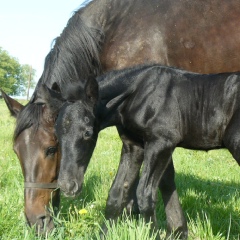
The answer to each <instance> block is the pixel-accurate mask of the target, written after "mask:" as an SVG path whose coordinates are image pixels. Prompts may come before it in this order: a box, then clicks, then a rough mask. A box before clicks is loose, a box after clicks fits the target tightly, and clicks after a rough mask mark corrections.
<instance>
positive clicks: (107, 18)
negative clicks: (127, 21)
mask: <svg viewBox="0 0 240 240" xmlns="http://www.w3.org/2000/svg"><path fill="white" fill-rule="evenodd" d="M135 2H136V1H128V0H127V1H124V0H121V1H119V0H94V1H91V2H89V3H88V5H87V6H86V7H85V8H83V9H82V10H81V14H82V17H83V19H84V21H85V22H86V23H87V24H88V25H89V26H98V27H101V28H102V29H103V30H104V32H105V33H106V32H107V31H108V29H109V28H110V29H111V31H112V25H113V24H114V21H115V19H117V20H118V21H119V20H120V19H121V18H124V17H125V14H126V12H128V13H129V12H131V11H130V9H131V8H132V6H133V5H134V4H135Z"/></svg>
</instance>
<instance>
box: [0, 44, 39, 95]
mask: <svg viewBox="0 0 240 240" xmlns="http://www.w3.org/2000/svg"><path fill="white" fill-rule="evenodd" d="M34 75H35V70H34V69H32V67H31V66H30V65H27V64H24V65H21V64H20V63H19V62H18V60H17V59H16V58H14V57H11V56H10V55H9V54H8V52H7V51H5V50H3V49H2V48H1V47H0V88H2V89H3V91H5V92H6V93H8V94H10V95H25V94H26V90H27V88H28V82H29V79H30V78H31V80H32V81H31V85H30V87H33V86H34V81H33V78H34Z"/></svg>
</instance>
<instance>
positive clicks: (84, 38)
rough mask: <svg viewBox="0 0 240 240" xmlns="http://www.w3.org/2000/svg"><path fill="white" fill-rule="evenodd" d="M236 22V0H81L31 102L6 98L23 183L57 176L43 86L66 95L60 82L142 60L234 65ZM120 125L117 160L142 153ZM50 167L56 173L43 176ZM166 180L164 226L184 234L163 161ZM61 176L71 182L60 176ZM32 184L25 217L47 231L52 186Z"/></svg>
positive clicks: (210, 67)
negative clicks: (39, 97)
mask: <svg viewBox="0 0 240 240" xmlns="http://www.w3.org/2000/svg"><path fill="white" fill-rule="evenodd" d="M239 22H240V4H239V3H238V1H235V0H228V1H219V0H206V1H197V0H192V1H188V0H183V1H178V0H148V1H144V0H132V1H128V0H121V1H119V0H93V1H89V2H88V3H85V5H84V6H83V7H81V8H80V9H79V10H78V11H76V12H75V13H74V15H73V16H72V17H71V18H70V19H69V22H68V24H67V26H66V28H65V29H64V30H63V32H62V34H61V35H60V36H59V37H58V38H57V39H56V41H55V44H54V45H53V48H52V49H51V51H50V52H49V54H48V56H47V57H46V60H45V66H44V71H43V74H42V76H41V78H40V80H39V82H38V85H37V87H36V89H35V92H34V94H33V97H32V99H31V100H30V102H29V103H28V104H27V105H26V106H22V105H21V104H19V103H17V102H16V101H15V100H13V99H10V98H8V97H7V96H6V97H5V100H6V102H7V105H8V107H9V110H10V112H11V113H14V115H15V116H16V118H17V122H16V129H15V133H14V149H15V151H16V153H17V155H18V158H19V160H20V163H21V165H22V169H23V175H24V179H25V181H26V182H31V183H40V182H45V183H51V182H54V181H55V179H57V177H58V176H57V174H58V170H59V150H58V142H57V139H55V136H54V132H53V128H52V127H53V122H54V119H55V117H56V116H54V114H52V112H48V111H47V109H46V107H45V106H40V105H37V104H35V103H34V100H35V96H36V95H37V93H38V89H39V87H40V86H41V85H42V84H46V85H47V86H48V87H49V88H53V89H54V87H55V83H57V84H58V85H59V87H60V90H61V92H62V93H63V94H64V92H65V89H64V87H62V86H63V84H71V83H73V82H81V79H86V78H87V77H88V76H89V75H90V74H94V75H100V74H101V73H104V72H106V71H109V70H113V69H122V68H125V67H130V66H133V65H137V64H143V63H161V64H164V65H171V66H176V67H180V68H184V69H187V70H191V71H195V72H200V73H210V72H223V71H237V70H239V68H240V61H239V60H240V59H239V54H238V53H239V50H240V28H239V27H238V26H239ZM118 131H119V134H120V137H121V139H122V140H123V147H122V155H121V158H128V157H130V156H131V157H133V156H134V157H135V158H136V159H138V158H141V157H142V156H141V154H140V153H139V152H141V150H139V148H138V147H136V146H134V147H133V146H132V144H131V143H129V142H128V141H127V139H126V140H125V138H126V136H124V134H123V132H122V130H121V128H119V129H118ZM42 135H43V136H44V137H42ZM23 149H24V150H23ZM49 155H51V159H52V160H53V161H52V160H51V161H52V162H54V161H55V170H54V171H53V170H48V167H47V161H48V159H49ZM49 171H51V174H52V173H53V172H54V173H55V176H54V177H53V175H52V176H51V177H50V178H49V179H48V178H47V177H46V178H45V177H43V176H42V177H41V174H42V173H44V174H46V175H47V174H48V172H49ZM166 172H167V171H166ZM79 178H81V176H79ZM166 178H168V179H165V177H164V178H163V179H162V182H161V184H160V190H161V192H162V196H163V201H164V205H165V210H166V217H167V224H168V229H169V231H171V230H172V229H178V228H182V229H184V231H185V232H186V231H187V230H186V229H187V227H186V221H185V220H184V218H183V217H182V214H179V216H181V217H179V218H177V217H176V216H175V218H172V215H173V214H174V212H172V210H171V206H179V207H178V210H179V212H182V211H181V208H180V204H179V201H178V196H177V192H176V190H175V185H174V180H173V179H174V169H173V166H169V169H168V173H166ZM169 178H170V179H172V180H169ZM60 182H62V183H64V182H70V181H68V179H65V177H64V176H61V178H60ZM170 182H171V184H170V186H171V187H169V184H168V183H170ZM32 186H33V185H31V187H30V185H28V188H26V189H25V215H26V218H27V221H28V223H29V224H30V225H31V226H32V225H34V224H36V225H37V226H38V227H39V228H40V229H43V226H44V224H45V225H46V226H47V230H50V229H51V228H52V227H53V224H50V222H51V221H50V220H51V219H50V220H49V221H48V220H47V219H48V218H46V211H45V204H46V202H47V201H48V199H49V196H50V191H49V190H44V193H43V190H42V189H41V188H36V187H35V188H32ZM62 186H63V184H62ZM64 188H66V189H65V192H67V191H71V188H72V186H71V184H70V185H67V184H65V187H64ZM40 193H41V194H40ZM43 199H44V201H43Z"/></svg>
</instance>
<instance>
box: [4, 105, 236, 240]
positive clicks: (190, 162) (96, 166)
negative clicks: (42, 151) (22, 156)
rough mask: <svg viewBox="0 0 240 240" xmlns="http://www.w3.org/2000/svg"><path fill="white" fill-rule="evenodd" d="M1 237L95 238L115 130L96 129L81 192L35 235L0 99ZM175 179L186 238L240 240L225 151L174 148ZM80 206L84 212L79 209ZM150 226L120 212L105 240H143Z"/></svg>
mask: <svg viewBox="0 0 240 240" xmlns="http://www.w3.org/2000/svg"><path fill="white" fill-rule="evenodd" d="M0 112H1V115H0V239H2V240H8V239H21V240H22V239H27V240H28V239H31V240H32V239H49V240H50V239H54V240H55V239H66V240H67V239H71V240H72V239H96V240H98V239H100V236H99V231H100V225H101V223H102V222H104V221H106V220H105V219H104V209H105V203H106V198H107V194H108V190H109V188H110V186H111V183H112V181H113V179H114V176H115V173H116V171H117V167H118V162H119V156H120V149H121V143H120V141H119V138H118V136H117V133H116V130H115V128H109V129H106V130H104V131H103V132H101V134H100V137H99V140H98V144H97V148H96V150H95V152H94V155H93V157H92V160H91V162H90V165H89V168H88V170H87V173H86V175H85V182H84V187H83V192H82V194H81V195H80V197H78V198H76V199H68V198H65V197H63V196H62V197H61V209H60V212H59V214H58V215H57V216H55V219H54V220H55V223H56V226H57V227H56V229H55V231H54V232H53V233H51V234H49V235H46V236H44V237H42V238H37V237H36V236H35V234H34V232H33V231H32V230H31V229H29V228H28V227H27V226H26V225H25V220H24V214H23V206H24V202H23V176H22V172H21V168H20V164H19V161H18V159H17V157H16V155H15V154H14V152H13V150H12V133H13V129H14V119H13V118H11V117H10V116H9V113H8V110H7V108H6V106H5V103H4V102H3V100H0ZM173 159H174V165H175V169H176V183H177V187H178V193H179V196H180V201H181V203H182V206H183V209H184V212H185V214H186V217H187V221H188V227H189V239H190V240H191V239H192V240H200V239H204V240H205V239H207V240H210V239H214V240H215V239H216V240H218V239H221V240H224V239H229V240H239V239H240V168H239V167H238V164H237V163H236V162H235V160H234V159H233V158H232V156H231V155H230V154H229V152H228V151H227V150H216V151H209V152H203V151H191V150H185V149H181V148H178V149H176V151H175V152H174V156H173ZM81 209H85V210H86V213H85V214H80V213H79V210H81ZM157 213H158V221H159V226H160V231H159V234H160V236H161V237H164V235H165V228H166V225H165V224H166V222H165V215H164V209H163V204H162V201H161V197H160V196H159V202H158V205H157ZM154 238H155V235H154V234H153V235H150V231H149V225H148V224H145V223H144V221H143V220H142V219H141V218H140V219H139V220H133V219H129V218H127V217H126V216H123V217H122V218H121V219H119V221H118V222H117V223H116V224H114V225H113V226H112V227H110V226H109V233H108V235H107V236H106V240H128V239H129V240H145V239H146V240H147V239H154Z"/></svg>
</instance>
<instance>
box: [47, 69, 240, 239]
mask: <svg viewBox="0 0 240 240" xmlns="http://www.w3.org/2000/svg"><path fill="white" fill-rule="evenodd" d="M98 88H99V89H98ZM98 92H99V94H98ZM186 93H187V94H186ZM45 94H46V96H47V95H49V90H47V91H46V89H45ZM48 99H49V97H48ZM239 103H240V73H221V74H210V75H201V74H195V73H191V72H187V71H183V70H179V69H175V68H170V67H165V66H159V65H152V66H140V67H136V68H131V69H127V70H121V71H114V72H111V73H109V74H106V75H104V76H102V77H99V78H97V81H96V80H95V79H94V78H90V79H89V80H88V81H87V83H86V86H85V88H84V91H83V90H81V89H79V90H77V88H76V92H75V99H74V101H73V102H72V103H69V102H65V103H63V101H62V100H61V99H59V100H58V101H57V100H56V99H52V101H50V105H51V106H50V105H49V108H52V110H54V111H56V109H59V117H58V118H57V121H56V125H55V129H56V134H57V137H58V139H59V142H60V145H61V151H62V159H61V167H60V173H59V179H61V181H59V186H60V187H61V189H62V190H63V191H65V194H67V195H76V194H78V193H79V191H80V189H81V187H82V182H83V175H84V172H85V169H86V167H87V164H88V162H89V160H90V157H91V155H92V152H93V150H94V147H95V143H96V140H97V136H98V133H99V131H100V130H102V129H104V128H106V127H108V126H113V125H116V126H121V127H122V131H123V133H124V136H125V137H126V138H127V139H128V141H129V142H131V144H132V146H133V147H136V148H139V149H141V151H142V154H143V155H144V158H143V170H142V175H141V178H140V182H139V184H138V187H137V199H138V205H139V209H140V212H141V213H142V214H143V216H144V217H145V219H146V220H147V221H149V220H150V219H151V220H152V221H153V222H154V226H156V216H155V204H156V200H157V199H156V197H157V190H158V187H159V184H160V182H161V179H162V177H163V175H164V173H165V171H166V169H167V168H168V166H169V165H172V153H173V151H174V149H175V148H176V147H178V146H180V147H184V148H189V149H200V150H209V149H218V148H227V149H228V150H229V151H230V152H231V153H232V155H233V157H234V158H235V159H236V161H237V162H238V163H239V164H240V158H239V150H240V147H239V146H240V132H239V121H240V108H239V106H240V105H239ZM46 104H48V103H46ZM63 104H64V105H63ZM141 164H142V162H137V161H136V160H135V159H134V158H132V159H128V158H126V159H121V163H120V165H119V169H118V173H117V176H116V180H115V182H114V184H113V187H112V189H111V192H110V194H109V198H108V206H107V217H108V218H109V219H116V218H117V217H118V216H119V214H120V213H121V212H122V210H123V207H124V206H126V203H127V201H126V198H125V196H127V195H128V191H129V189H131V186H132V184H133V183H134V180H135V178H137V175H138V172H139V169H140V167H141ZM79 174H81V177H79ZM66 181H68V182H66ZM66 184H68V185H70V186H71V188H69V189H67V192H66V188H65V185H66ZM173 187H175V186H173ZM170 188H171V186H170ZM176 210H177V208H176ZM176 214H179V213H178V212H177V211H176ZM177 218H179V216H177ZM181 230H182V229H177V231H178V233H179V234H181V236H182V237H184V234H185V233H184V232H182V231H181Z"/></svg>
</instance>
